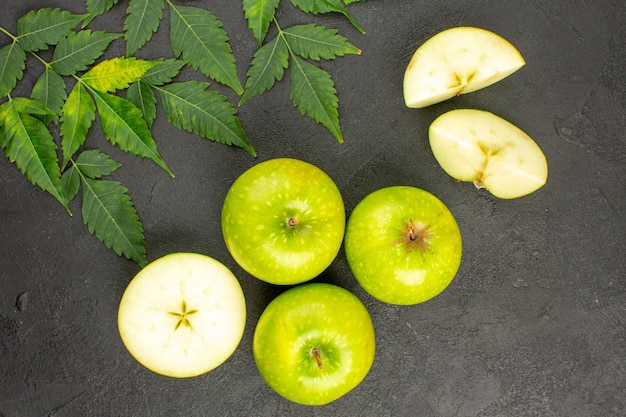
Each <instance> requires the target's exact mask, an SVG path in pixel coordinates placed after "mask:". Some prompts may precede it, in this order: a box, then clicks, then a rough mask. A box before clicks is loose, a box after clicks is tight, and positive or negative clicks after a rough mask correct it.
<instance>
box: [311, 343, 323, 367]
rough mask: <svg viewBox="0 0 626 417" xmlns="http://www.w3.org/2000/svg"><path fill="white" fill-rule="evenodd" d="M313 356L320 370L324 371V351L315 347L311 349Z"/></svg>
mask: <svg viewBox="0 0 626 417" xmlns="http://www.w3.org/2000/svg"><path fill="white" fill-rule="evenodd" d="M311 356H313V357H314V358H315V360H316V361H317V366H318V368H320V369H324V366H323V365H322V351H321V350H320V349H319V348H316V347H314V348H312V349H311Z"/></svg>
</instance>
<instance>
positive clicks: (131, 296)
mask: <svg viewBox="0 0 626 417" xmlns="http://www.w3.org/2000/svg"><path fill="white" fill-rule="evenodd" d="M245 322H246V304H245V300H244V294H243V291H242V289H241V286H240V285H239V281H237V278H236V277H235V276H234V275H233V274H232V273H231V271H230V270H229V269H228V268H226V266H224V265H223V264H222V263H220V262H219V261H217V260H215V259H213V258H210V257H208V256H205V255H200V254H194V253H174V254H170V255H167V256H164V257H162V258H160V259H157V260H156V261H154V262H152V263H150V264H149V265H148V266H146V267H145V268H143V269H142V270H141V271H140V272H139V273H138V274H137V275H136V276H135V278H133V280H132V281H131V282H130V284H129V285H128V287H127V288H126V291H125V292H124V295H123V296H122V299H121V301H120V305H119V310H118V328H119V332H120V336H121V338H122V341H123V343H124V345H125V346H126V348H127V349H128V351H129V352H130V354H131V355H132V356H133V357H134V358H135V359H136V360H137V361H138V362H139V363H141V364H142V365H144V366H145V367H146V368H148V369H150V370H152V371H154V372H156V373H158V374H161V375H166V376H171V377H176V378H187V377H193V376H197V375H200V374H203V373H206V372H208V371H210V370H212V369H214V368H216V367H217V366H219V365H221V364H222V363H223V362H225V361H226V360H227V359H228V358H229V357H230V356H231V355H232V354H233V353H234V351H235V349H236V348H237V346H238V345H239V343H240V342H241V338H242V337H243V331H244V327H245Z"/></svg>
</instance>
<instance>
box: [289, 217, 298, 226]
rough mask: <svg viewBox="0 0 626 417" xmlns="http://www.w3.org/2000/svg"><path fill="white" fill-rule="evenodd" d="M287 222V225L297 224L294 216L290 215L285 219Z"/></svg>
mask: <svg viewBox="0 0 626 417" xmlns="http://www.w3.org/2000/svg"><path fill="white" fill-rule="evenodd" d="M287 224H288V225H289V226H291V227H293V226H295V225H297V224H298V219H296V218H295V217H290V218H289V219H288V220H287Z"/></svg>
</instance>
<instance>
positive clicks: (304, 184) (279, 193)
mask: <svg viewBox="0 0 626 417" xmlns="http://www.w3.org/2000/svg"><path fill="white" fill-rule="evenodd" d="M345 222H346V215H345V208H344V204H343V199H342V197H341V193H340V192H339V189H338V188H337V185H336V184H335V183H334V182H333V180H332V179H331V178H330V177H329V176H328V175H327V174H326V173H325V172H324V171H322V170H321V169H319V168H317V167H316V166H314V165H312V164H310V163H308V162H304V161H300V160H296V159H290V158H279V159H271V160H268V161H265V162H262V163H260V164H257V165H255V166H253V167H252V168H250V169H248V170H247V171H246V172H244V173H243V174H241V176H240V177H239V178H237V180H236V181H235V182H234V183H233V185H232V186H231V188H230V190H229V191H228V193H227V195H226V198H225V200H224V205H223V207H222V233H223V235H224V241H225V242H226V246H227V248H228V250H229V251H230V253H231V255H232V257H233V258H234V259H235V261H236V262H237V263H238V264H239V265H240V266H241V267H242V268H243V269H244V270H246V271H247V272H248V273H250V274H251V275H253V276H255V277H257V278H259V279H260V280H263V281H266V282H269V283H272V284H298V283H302V282H304V281H308V280H310V279H312V278H315V277H316V276H317V275H319V274H320V273H321V272H323V271H324V270H325V269H326V268H327V267H328V266H329V265H330V264H331V262H332V261H333V260H334V259H335V257H336V256H337V253H338V252H339V249H340V248H341V243H342V241H343V235H344V231H345Z"/></svg>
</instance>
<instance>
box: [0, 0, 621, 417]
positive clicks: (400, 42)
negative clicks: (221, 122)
mask: <svg viewBox="0 0 626 417" xmlns="http://www.w3.org/2000/svg"><path fill="white" fill-rule="evenodd" d="M283 3H285V4H284V5H283V7H281V9H280V13H279V15H278V19H279V22H281V23H282V26H284V27H286V26H288V25H291V24H294V23H302V22H309V21H316V22H319V23H322V24H326V25H328V26H332V27H336V28H337V29H338V30H339V32H340V33H341V34H343V35H344V36H346V37H348V38H349V40H350V41H351V42H353V43H354V44H355V45H357V46H358V47H360V48H361V49H362V50H363V53H362V55H361V56H347V57H343V58H340V59H338V60H336V61H334V62H330V63H326V62H325V63H323V64H321V65H322V66H323V67H324V68H325V69H326V70H328V71H329V72H330V73H331V74H332V75H333V77H334V80H335V83H336V87H337V90H338V95H339V100H340V117H341V124H342V128H343V133H344V136H345V143H344V144H342V145H339V144H337V143H336V142H335V141H334V139H333V138H332V136H331V135H330V134H329V133H328V132H327V131H326V130H325V129H323V128H322V127H320V126H319V125H316V124H315V123H314V122H313V121H311V120H310V119H308V118H305V117H302V116H300V115H299V114H298V112H297V110H295V109H294V108H293V106H292V105H291V103H290V102H289V98H288V85H287V84H286V83H285V82H283V83H280V84H279V85H277V86H276V87H275V88H274V89H273V90H272V91H270V92H269V93H265V94H264V95H262V96H260V97H257V98H255V99H253V100H251V101H249V102H248V103H246V104H245V105H244V106H242V107H241V108H240V109H239V117H240V119H241V121H242V123H243V125H244V128H245V129H246V131H247V134H248V136H249V138H250V140H251V141H252V143H253V145H254V146H255V147H256V150H257V152H258V155H259V156H258V158H257V159H256V160H255V159H253V158H252V157H250V156H249V155H248V154H246V153H245V152H244V151H242V150H240V149H237V148H230V147H227V146H225V145H221V144H216V143H212V142H209V141H206V140H202V139H199V138H197V137H195V136H193V135H190V134H187V133H183V132H180V131H178V130H176V129H175V128H173V127H171V126H170V125H168V124H167V123H166V122H165V121H164V119H163V117H162V114H160V115H159V119H158V120H157V122H156V124H155V130H154V132H155V137H156V140H157V142H158V145H159V148H160V151H161V153H162V155H163V156H164V158H165V160H166V161H167V162H168V164H169V166H170V167H171V168H172V170H173V171H174V172H175V173H176V178H175V179H171V178H169V177H168V176H167V175H166V174H165V173H164V172H163V171H162V170H160V168H158V167H157V166H156V165H154V164H153V163H151V162H149V161H143V160H139V158H136V157H134V156H130V155H126V154H122V153H121V152H118V151H116V150H115V149H113V148H112V147H111V146H110V145H108V144H107V143H106V141H105V140H104V138H103V136H102V134H101V130H100V128H99V127H98V126H97V125H94V128H92V132H91V134H90V137H89V139H88V144H89V147H100V148H102V149H103V150H105V151H107V152H108V153H110V154H111V155H112V156H113V157H114V158H115V159H116V160H118V161H121V162H122V163H123V164H124V166H123V167H122V168H121V169H120V170H119V171H118V172H116V173H115V175H114V177H115V179H117V180H119V181H121V182H122V183H123V184H124V185H125V186H126V187H128V188H129V190H130V194H131V196H132V198H133V200H134V203H135V205H136V208H137V210H138V212H139V215H140V217H141V219H142V221H143V224H144V227H145V229H146V239H147V249H148V256H149V259H150V260H153V259H155V258H157V257H159V256H162V255H164V254H167V253H170V252H175V251H194V252H200V253H205V254H208V255H210V256H213V257H215V258H217V259H219V260H221V261H222V262H224V263H225V264H226V265H228V266H229V267H230V268H231V269H232V270H233V271H234V272H235V274H236V275H237V276H238V277H239V278H240V281H241V284H242V286H243V288H244V291H245V294H246V297H247V304H248V325H247V328H246V332H245V335H244V338H243V341H242V343H241V345H240V347H239V349H238V350H237V351H236V352H235V354H234V355H233V357H232V358H231V359H230V360H229V361H228V362H226V363H225V364H224V365H222V366H221V367H219V368H218V369H216V370H214V371H213V372H210V373H208V374H206V375H203V376H200V377H197V378H193V379H187V380H176V379H170V378H165V377H162V376H158V375H155V374H153V373H151V372H150V371H148V370H146V369H144V368H143V367H141V366H140V365H139V364H138V363H137V362H135V360H134V359H132V358H131V357H130V355H129V354H128V353H127V351H126V350H125V349H124V347H123V346H122V344H121V341H120V338H119V336H118V333H117V327H116V319H117V316H116V309H117V304H118V302H119V299H120V297H121V295H122V292H123V290H124V288H125V286H126V284H127V283H128V282H129V280H130V279H131V278H132V277H133V276H134V274H135V273H136V272H137V271H138V267H137V266H136V265H135V264H134V263H132V262H130V261H127V260H125V259H123V258H120V257H117V256H116V255H115V254H114V253H113V252H112V251H110V250H108V249H106V248H105V247H104V245H103V244H101V243H100V242H99V241H98V240H96V238H95V237H93V236H92V235H90V234H89V233H88V232H87V230H86V227H85V226H84V225H83V224H82V221H81V217H80V214H79V213H80V208H79V207H80V206H79V204H78V203H79V202H78V200H77V201H74V202H73V203H72V209H73V210H74V211H75V212H76V213H77V214H76V215H75V216H74V217H68V215H67V214H66V212H65V211H64V209H63V208H62V207H61V206H60V205H59V204H58V203H57V202H56V201H55V200H54V199H53V198H52V197H51V196H49V195H48V194H46V193H44V192H42V191H40V190H39V189H36V188H35V187H33V186H32V185H31V184H30V183H29V182H28V180H27V179H26V178H25V177H24V176H22V174H21V173H20V172H19V171H18V169H17V168H16V167H15V166H14V165H12V164H10V163H9V162H8V160H7V159H6V158H4V157H3V158H0V245H1V246H0V248H1V251H0V416H2V417H38V416H55V417H66V416H82V417H89V416H168V417H174V416H289V415H298V416H376V417H382V416H393V417H395V416H422V417H429V416H443V417H448V416H450V417H451V416H481V417H496V416H498V417H500V416H501V417H515V416H542V417H609V416H614V417H619V416H624V415H626V391H625V390H626V388H625V387H626V351H625V349H626V347H625V346H626V329H625V326H626V215H625V214H624V213H625V212H626V133H625V127H626V110H625V109H626V25H625V24H624V22H626V7H624V3H623V1H622V0H597V1H595V0H586V1H585V0H571V1H562V2H558V1H540V0H536V1H478V0H477V1H465V0H445V1H423V0H393V1H389V0H369V1H366V2H364V3H360V4H354V5H351V6H350V11H351V12H352V14H353V15H354V17H355V18H356V19H357V21H358V22H359V23H360V24H361V25H362V26H363V27H364V28H365V30H366V31H367V34H366V35H360V34H359V33H358V32H357V31H356V30H354V29H353V27H352V26H351V25H350V24H349V22H348V21H347V20H345V19H343V18H341V17H337V16H332V17H328V16H323V17H318V18H313V17H311V16H307V15H304V14H302V13H300V12H297V11H295V10H294V9H293V8H292V7H291V5H290V4H288V3H287V1H286V0H284V1H283ZM126 4H127V2H126V1H124V0H122V1H120V2H119V4H118V5H117V6H115V7H114V9H113V10H112V11H111V12H109V13H108V14H107V15H105V16H103V17H100V18H98V19H96V20H95V21H94V22H93V24H92V26H91V27H92V29H98V28H104V29H107V30H110V31H121V29H122V26H123V18H124V11H125V7H126ZM193 4H194V5H195V6H198V7H202V8H207V9H209V10H211V11H212V12H213V13H214V14H216V15H217V16H218V17H219V18H220V19H221V20H222V21H223V22H224V25H225V28H226V30H227V31H228V33H229V35H230V38H231V41H232V46H233V49H234V52H235V55H236V57H237V60H238V68H239V75H240V78H241V80H242V81H243V80H244V77H245V71H246V69H247V68H248V64H249V62H250V59H251V57H252V54H253V52H254V51H255V48H256V44H255V42H254V40H253V38H252V36H251V34H250V32H249V31H248V30H247V28H246V24H245V21H244V17H243V12H242V10H241V2H240V1H200V0H199V1H195V2H193ZM44 6H45V7H62V8H65V9H69V10H71V11H74V12H81V13H82V12H84V11H85V8H84V2H83V1H79V0H73V1H62V0H46V1H41V0H21V1H15V0H12V1H9V2H8V3H7V2H4V3H3V4H2V9H3V11H2V13H1V15H0V26H2V27H4V28H6V29H7V30H9V31H11V32H13V33H15V26H16V20H17V18H18V17H19V16H21V15H22V14H24V13H26V12H27V11H28V10H30V9H33V8H38V7H44ZM459 24H464V25H472V26H479V27H484V28H486V29H490V30H492V31H494V32H497V33H499V34H501V35H503V36H504V37H505V38H507V39H509V40H510V41H511V42H512V43H513V44H514V45H516V46H517V47H518V49H519V50H520V51H521V53H522V54H523V56H524V57H525V59H526V61H527V65H526V66H525V67H524V68H523V69H521V70H520V71H519V72H517V73H515V74H514V75H513V76H511V77H509V78H507V79H505V80H504V81H502V82H500V83H498V84H496V85H493V86H491V87H489V88H487V89H484V90H481V91H479V92H476V93H473V94H470V95H466V96H463V97H459V98H456V99H454V100H451V101H448V102H445V103H442V104H439V105H435V106H432V107H429V108H426V109H421V110H416V109H407V108H406V107H405V106H404V104H403V99H402V77H403V73H404V69H405V66H406V64H407V63H408V61H409V59H410V57H411V55H412V53H413V52H414V50H415V48H417V47H418V46H419V45H420V44H421V43H422V42H423V41H424V40H426V39H427V38H428V37H429V36H431V35H433V34H434V33H436V32H438V31H440V30H442V29H445V28H448V27H451V26H455V25H459ZM1 42H2V43H1V45H2V46H4V45H6V44H7V43H8V38H6V37H4V36H3V37H2V40H1ZM169 53H170V52H169V46H168V40H167V36H166V33H165V31H163V32H159V33H158V34H157V35H155V38H154V39H153V40H152V41H151V43H150V44H149V45H148V46H147V47H145V48H143V49H142V50H141V51H140V52H139V53H138V54H137V55H138V56H139V57H143V58H148V59H152V58H157V57H160V56H163V55H167V54H169ZM121 54H124V47H123V43H122V42H121V41H116V43H114V44H113V45H112V47H111V50H110V51H109V55H110V56H113V55H121ZM28 65H29V66H30V68H35V69H34V70H33V71H27V72H26V74H25V76H24V80H23V81H22V82H21V83H20V87H19V89H18V92H20V93H21V95H28V94H29V91H30V90H29V88H30V86H32V83H33V82H34V80H35V77H36V76H37V75H38V71H39V70H40V68H39V69H37V65H39V64H38V63H37V62H36V61H35V60H34V59H32V57H31V58H29V60H28ZM184 75H185V76H187V77H194V78H195V77H197V78H198V79H200V80H204V78H203V77H202V76H199V75H198V74H197V73H194V72H193V71H188V72H187V71H186V72H185V74H184ZM213 86H215V88H216V89H221V87H219V86H218V85H217V84H216V83H213ZM221 90H222V91H224V92H225V93H227V94H228V91H227V90H226V89H221ZM229 97H230V98H232V99H233V103H235V102H236V98H235V97H232V95H231V96H229ZM460 107H475V108H481V109H484V110H489V111H491V112H494V113H496V114H498V115H500V116H502V117H504V118H506V119H508V120H510V121H511V122H513V123H515V124H516V125H518V126H519V127H520V128H522V129H523V130H525V131H526V132H527V133H529V134H530V135H531V136H532V137H534V138H535V140H536V141H537V142H538V144H539V145H540V146H541V147H542V149H543V150H544V152H545V154H546V156H547V159H548V162H549V168H550V171H549V172H550V173H549V180H548V183H547V185H546V186H545V187H544V188H542V189H541V190H539V191H538V192H536V193H534V194H532V195H530V196H527V197H524V198H521V199H517V200H512V201H503V200H498V199H495V198H493V197H491V196H490V195H489V194H488V193H486V192H482V191H476V190H474V189H473V187H472V186H471V185H469V184H461V183H457V182H456V181H454V180H452V179H451V178H449V177H447V176H446V175H445V173H444V172H443V171H442V170H441V169H440V168H439V167H438V165H437V164H436V162H435V160H434V159H433V157H432V154H431V153H430V150H429V148H428V143H427V128H428V125H429V123H430V122H431V121H432V120H433V119H434V118H435V117H436V116H437V115H439V114H441V113H443V112H444V111H446V110H448V109H452V108H460ZM282 156H286V157H293V158H299V159H304V160H306V161H309V162H311V163H314V164H316V165H317V166H319V167H320V168H322V169H324V170H325V171H326V172H327V173H329V174H330V175H331V176H332V177H333V178H334V179H335V181H336V182H337V184H338V186H339V188H340V189H341V191H342V193H343V195H344V199H345V202H346V209H347V211H348V213H349V212H350V210H351V209H352V208H353V207H354V206H355V205H356V204H357V203H358V201H359V200H360V199H361V198H363V197H364V196H365V195H366V194H367V193H369V192H371V191H373V190H375V189H377V188H380V187H383V186H388V185H397V184H409V185H415V186H418V187H421V188H424V189H426V190H428V191H430V192H432V193H434V194H436V195H437V196H439V197H440V198H441V199H442V200H443V201H444V202H445V203H446V204H447V205H448V206H449V208H450V209H451V211H452V212H453V213H454V215H455V216H456V218H457V220H458V223H459V225H460V228H461V231H462V234H463V238H464V259H463V263H462V266H461V268H460V271H459V273H458V275H457V277H456V279H455V280H454V281H453V283H452V284H451V286H450V287H449V288H448V289H447V290H446V291H445V292H444V293H443V294H442V295H440V296H439V297H437V298H436V299H434V300H432V301H429V302H427V303H425V304H422V305H417V306H411V307H397V306H392V305H386V304H383V303H380V302H377V301H375V300H373V299H372V298H370V297H369V296H367V295H366V294H365V293H364V292H363V291H362V290H361V289H360V288H359V287H358V286H357V284H356V282H355V281H354V279H353V277H352V276H351V274H350V272H349V269H348V266H347V264H346V260H345V256H344V254H343V252H342V253H340V256H339V257H338V258H337V259H336V261H335V262H334V263H333V265H332V266H331V267H330V268H329V269H328V271H327V272H325V273H324V274H323V275H322V276H321V277H320V278H319V280H321V281H327V282H333V283H336V284H339V285H341V286H343V287H345V288H347V289H350V290H352V291H353V292H354V293H355V294H357V295H358V296H359V297H360V298H361V299H362V300H363V301H364V302H365V304H366V305H367V307H368V308H369V310H370V312H371V315H372V318H373V321H374V325H375V328H376V331H377V343H378V345H377V355H376V360H375V363H374V365H373V367H372V369H371V372H370V373H369V375H368V376H367V378H366V379H365V380H364V381H363V383H362V384H361V385H360V386H358V387H357V388H356V389H355V390H354V391H352V392H351V393H349V394H348V395H346V396H345V397H343V398H341V399H340V400H338V401H336V402H334V403H332V404H330V405H328V406H324V407H319V408H311V407H302V406H298V405H295V404H291V403H289V402H287V401H286V400H283V399H281V398H280V397H279V396H278V395H276V394H275V393H274V392H273V391H271V390H270V388H269V387H268V386H267V385H265V383H264V382H263V380H262V378H261V377H260V376H259V374H258V372H257V370H256V368H255V365H254V361H253V358H252V349H251V340H252V334H253V330H254V325H255V322H256V320H257V318H258V317H259V315H260V313H261V311H262V310H263V308H264V307H265V306H266V305H267V303H268V302H269V301H270V300H271V299H272V298H273V297H274V296H275V295H276V294H278V292H279V291H280V289H279V288H277V287H272V286H270V285H266V284H263V283H261V282H259V281H257V280H255V279H254V278H252V277H250V276H249V275H247V274H245V273H244V272H243V271H242V270H241V269H240V268H239V267H238V266H237V265H236V264H235V263H234V261H233V260H232V258H231V257H230V256H229V254H228V252H227V250H226V248H225V246H224V243H223V241H222V238H221V231H220V209H221V204H222V201H223V198H224V195H225V194H226V192H227V190H228V187H229V186H230V184H231V183H232V182H233V181H234V180H235V178H236V177H237V176H238V175H239V174H240V173H242V172H243V171H244V170H245V169H247V168H248V167H250V166H252V165H253V164H255V163H257V162H259V161H262V160H265V159H269V158H274V157H282Z"/></svg>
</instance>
